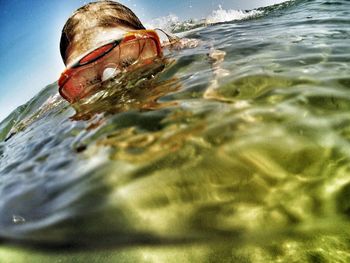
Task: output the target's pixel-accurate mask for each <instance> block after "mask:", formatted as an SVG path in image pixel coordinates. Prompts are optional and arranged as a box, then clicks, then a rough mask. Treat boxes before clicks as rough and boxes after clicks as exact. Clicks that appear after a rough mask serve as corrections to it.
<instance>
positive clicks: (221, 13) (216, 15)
mask: <svg viewBox="0 0 350 263" xmlns="http://www.w3.org/2000/svg"><path fill="white" fill-rule="evenodd" d="M262 14H263V11H259V10H251V11H243V10H234V9H229V10H225V9H223V8H222V6H221V5H219V9H217V10H214V11H213V12H212V13H211V14H210V15H209V16H208V17H207V18H206V19H205V22H206V24H216V23H223V22H230V21H235V20H245V19H249V18H254V17H257V16H260V15H262Z"/></svg>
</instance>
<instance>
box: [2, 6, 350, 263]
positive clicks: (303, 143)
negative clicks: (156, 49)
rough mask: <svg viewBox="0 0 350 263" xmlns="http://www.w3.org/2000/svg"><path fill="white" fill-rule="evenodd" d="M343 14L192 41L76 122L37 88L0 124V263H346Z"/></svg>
mask: <svg viewBox="0 0 350 263" xmlns="http://www.w3.org/2000/svg"><path fill="white" fill-rule="evenodd" d="M349 10H350V2H348V1H332V2H331V1H295V2H289V3H286V4H282V5H279V6H274V7H270V8H266V9H264V10H263V15H259V16H258V17H256V18H253V19H249V20H245V21H233V22H226V23H222V24H216V25H212V26H206V27H200V28H197V29H194V30H192V31H190V32H188V33H186V37H189V38H196V39H200V40H201V41H202V44H201V45H200V46H199V47H197V48H195V49H187V50H182V51H173V52H171V53H170V54H168V56H167V60H168V61H166V62H164V63H163V62H159V65H158V66H159V67H155V68H152V69H144V71H145V72H141V73H140V72H137V73H135V74H137V75H138V76H139V75H142V76H143V77H142V78H141V80H139V81H132V79H133V76H129V77H128V78H123V79H118V80H113V81H112V82H110V83H107V84H106V85H105V86H106V89H105V90H104V91H103V92H101V93H100V94H97V95H96V96H94V97H93V98H92V99H90V100H89V101H85V102H84V103H82V104H80V105H74V108H75V109H74V108H73V107H71V106H70V105H68V104H67V103H66V102H64V101H63V100H61V99H60V98H59V97H58V96H57V86H56V85H55V84H53V85H51V86H48V87H46V88H45V89H44V90H43V91H42V92H41V93H40V94H38V95H37V96H36V97H35V98H33V100H31V101H30V102H29V103H28V104H26V105H24V106H23V107H21V108H19V109H17V111H15V112H14V113H12V114H11V115H10V116H9V117H8V118H7V119H6V120H5V121H3V122H2V123H1V131H0V137H1V139H2V142H1V145H0V154H1V162H0V195H1V198H0V237H1V240H2V247H1V248H0V257H1V258H6V259H7V262H47V260H50V262H71V261H72V260H74V261H76V262H87V261H88V262H89V261H90V262H91V261H93V262H101V261H103V262H116V261H118V262H273V261H278V262H349V261H350V242H349V240H350V239H349V237H350V233H349V232H350V224H349V222H350V218H349V217H350V201H349V198H350V174H349V173H350V172H349V168H350V167H349V159H350V150H349V149H350V147H349V146H350V145H349V134H350V133H349V128H348V125H349V124H350V117H349V110H350V106H349V105H350V104H349V102H350V101H349V100H350V93H349V88H350V79H349V73H350V41H349V40H350V29H349V28H350V27H349V26H350V14H349ZM211 48H214V49H217V50H221V51H225V52H226V56H225V59H224V61H223V62H222V63H221V64H215V63H214V64H213V61H212V59H210V57H209V56H208V54H209V53H210V52H212V51H211ZM164 64H165V68H164V69H163V66H164ZM159 71H161V72H159ZM157 72H158V73H157ZM152 74H153V75H154V76H155V77H154V78H152V77H150V76H151V75H152ZM138 79H140V78H138Z"/></svg>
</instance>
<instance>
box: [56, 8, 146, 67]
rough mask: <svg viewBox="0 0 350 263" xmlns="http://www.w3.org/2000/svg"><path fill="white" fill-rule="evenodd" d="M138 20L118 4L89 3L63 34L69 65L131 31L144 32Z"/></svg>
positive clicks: (67, 23)
mask: <svg viewBox="0 0 350 263" xmlns="http://www.w3.org/2000/svg"><path fill="white" fill-rule="evenodd" d="M142 29H145V27H144V26H143V25H142V23H141V22H140V20H139V19H138V17H137V16H136V15H135V14H134V13H133V12H132V11H131V10H130V9H129V8H127V7H126V6H124V5H122V4H120V3H117V2H114V1H99V2H93V3H89V4H87V5H84V6H83V7H81V8H79V9H78V10H77V11H76V12H74V14H73V15H72V16H71V17H70V18H69V19H68V20H67V22H66V24H65V26H64V28H63V30H62V35H61V41H60V51H61V56H62V59H63V62H64V64H65V65H69V64H71V63H72V62H73V61H75V60H76V59H77V58H79V57H80V56H81V55H83V54H85V53H86V52H88V51H90V50H92V49H94V48H95V47H98V46H101V45H102V44H104V43H106V42H108V41H110V40H113V39H116V38H118V37H120V36H121V35H122V34H123V33H125V32H128V31H130V30H142Z"/></svg>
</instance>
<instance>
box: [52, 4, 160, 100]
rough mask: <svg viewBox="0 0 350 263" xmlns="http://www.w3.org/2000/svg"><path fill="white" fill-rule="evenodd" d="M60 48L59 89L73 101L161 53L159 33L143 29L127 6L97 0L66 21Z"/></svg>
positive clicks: (148, 61) (67, 98)
mask: <svg viewBox="0 0 350 263" xmlns="http://www.w3.org/2000/svg"><path fill="white" fill-rule="evenodd" d="M60 51H61V56H62V59H63V62H64V63H65V65H66V70H65V71H64V72H63V73H62V74H61V77H60V78H59V80H58V86H59V92H60V94H61V95H62V97H63V98H65V99H66V100H68V101H69V102H76V101H78V100H80V99H81V98H84V97H86V96H88V95H89V94H91V92H92V91H93V90H97V89H98V88H99V86H101V84H102V82H104V81H106V80H108V79H112V78H114V77H116V76H118V75H119V74H120V73H122V72H128V71H130V70H133V69H136V68H138V67H140V66H143V65H147V64H150V63H152V62H153V60H154V59H156V58H160V57H162V48H161V43H160V39H159V36H158V34H157V33H156V32H155V31H154V30H146V29H145V27H144V26H143V25H142V23H141V22H140V20H139V19H138V18H137V17H136V15H135V14H134V13H133V12H132V11H131V10H130V9H129V8H127V7H125V6H123V5H121V4H119V3H117V2H113V1H100V2H94V3H90V4H87V5H85V6H83V7H81V8H79V9H78V10H77V11H76V12H75V13H74V14H73V15H72V16H71V17H70V18H69V19H68V21H67V22H66V24H65V26H64V28H63V30H62V36H61V43H60Z"/></svg>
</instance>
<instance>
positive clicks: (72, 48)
mask: <svg viewBox="0 0 350 263" xmlns="http://www.w3.org/2000/svg"><path fill="white" fill-rule="evenodd" d="M129 31H131V29H129V28H126V27H121V26H120V27H114V28H102V27H97V28H94V29H93V30H83V31H81V32H77V34H76V35H75V37H74V39H73V41H72V42H71V43H70V44H69V46H68V49H67V61H66V64H67V65H68V66H69V64H71V63H74V62H75V61H76V60H78V59H79V58H81V57H82V56H83V55H85V54H86V53H88V52H90V51H92V50H94V49H96V48H98V47H100V46H102V45H104V44H106V43H109V42H111V41H113V40H118V39H121V38H123V36H124V35H125V34H126V33H127V32H129Z"/></svg>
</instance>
